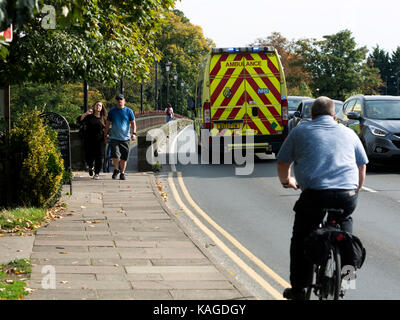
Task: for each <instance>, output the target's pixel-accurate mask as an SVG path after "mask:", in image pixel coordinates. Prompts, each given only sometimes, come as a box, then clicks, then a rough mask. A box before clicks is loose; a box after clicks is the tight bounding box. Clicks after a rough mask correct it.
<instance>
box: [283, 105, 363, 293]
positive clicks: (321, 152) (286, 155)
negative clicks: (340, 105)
mask: <svg viewBox="0 0 400 320" xmlns="http://www.w3.org/2000/svg"><path fill="white" fill-rule="evenodd" d="M335 115H336V114H335V105H334V103H333V101H332V100H331V99H330V98H328V97H319V98H317V99H316V100H315V101H314V103H313V105H312V108H311V117H312V121H310V122H307V123H304V124H302V125H301V126H298V127H295V128H294V129H293V131H291V132H290V134H289V136H288V137H287V139H286V140H285V142H284V144H283V145H282V148H281V149H280V152H279V154H278V156H277V159H278V163H277V170H278V177H279V180H280V182H281V183H282V186H283V187H284V188H293V189H295V190H297V189H298V187H300V189H301V191H302V193H301V195H300V198H299V199H298V200H297V202H296V204H295V206H294V208H293V210H294V211H295V220H294V225H293V233H292V238H291V244H290V282H291V285H292V288H287V289H285V290H284V292H283V296H284V297H285V298H287V299H291V300H304V298H305V291H306V290H305V288H306V287H308V286H309V285H310V284H311V281H312V273H313V269H312V263H311V262H310V261H309V260H308V259H307V258H306V257H305V255H304V239H305V238H306V237H307V236H308V235H309V234H310V232H311V231H312V230H313V229H315V228H316V227H318V225H319V224H320V223H321V222H322V220H323V218H324V212H323V211H322V209H324V208H336V209H343V210H344V213H343V215H341V216H340V217H333V218H334V219H335V220H336V221H337V222H338V223H339V224H340V225H341V227H342V229H343V230H345V231H348V232H352V227H353V225H352V218H351V216H350V215H351V213H352V212H353V211H354V209H355V208H356V205H357V198H358V191H359V190H360V189H361V187H362V185H363V183H364V180H365V174H366V164H367V163H368V158H367V155H366V153H365V151H364V148H363V145H362V144H361V141H360V139H359V138H358V137H357V135H356V134H355V133H354V132H353V131H352V130H351V129H349V128H346V127H345V126H342V125H340V124H338V123H337V122H335V120H334V117H335ZM292 164H293V167H294V174H295V177H292V176H291V165H292Z"/></svg>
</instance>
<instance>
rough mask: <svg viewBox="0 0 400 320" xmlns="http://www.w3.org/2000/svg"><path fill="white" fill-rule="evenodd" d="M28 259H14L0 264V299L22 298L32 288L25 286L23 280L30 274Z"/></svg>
mask: <svg viewBox="0 0 400 320" xmlns="http://www.w3.org/2000/svg"><path fill="white" fill-rule="evenodd" d="M31 272H32V270H31V263H30V261H29V260H28V259H16V260H14V261H11V262H9V263H8V264H4V265H2V264H0V300H22V299H23V297H24V296H26V295H27V294H29V293H30V292H31V291H32V289H29V288H27V287H26V283H25V282H24V281H25V280H28V279H29V278H30V275H31Z"/></svg>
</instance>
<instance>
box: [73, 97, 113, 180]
mask: <svg viewBox="0 0 400 320" xmlns="http://www.w3.org/2000/svg"><path fill="white" fill-rule="evenodd" d="M106 120H107V110H106V108H105V107H104V106H103V103H102V102H101V101H97V102H96V103H95V104H94V105H93V107H92V109H89V110H88V111H87V112H86V113H84V114H83V115H81V116H80V118H79V122H80V123H81V124H82V125H83V126H84V127H85V130H84V133H83V141H84V147H85V158H86V164H87V165H88V167H89V175H90V176H93V171H94V177H93V178H94V179H96V180H97V179H99V173H100V170H101V168H102V166H103V158H104V150H105V142H104V127H105V125H106ZM93 164H94V166H93Z"/></svg>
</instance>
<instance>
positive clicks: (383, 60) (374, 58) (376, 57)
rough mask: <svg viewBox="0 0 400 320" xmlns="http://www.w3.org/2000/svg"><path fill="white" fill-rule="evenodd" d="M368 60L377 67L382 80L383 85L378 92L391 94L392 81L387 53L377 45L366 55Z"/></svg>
mask: <svg viewBox="0 0 400 320" xmlns="http://www.w3.org/2000/svg"><path fill="white" fill-rule="evenodd" d="M368 60H369V62H370V63H371V64H372V65H373V66H374V67H375V68H377V69H379V73H380V76H381V79H382V80H383V84H384V85H383V86H382V87H381V88H380V90H379V92H380V94H391V92H392V91H393V88H392V87H393V84H392V83H393V81H392V72H391V61H390V56H389V53H387V52H386V51H385V50H383V49H381V48H379V46H378V45H377V46H376V47H375V48H373V51H372V53H371V54H370V55H369V56H368Z"/></svg>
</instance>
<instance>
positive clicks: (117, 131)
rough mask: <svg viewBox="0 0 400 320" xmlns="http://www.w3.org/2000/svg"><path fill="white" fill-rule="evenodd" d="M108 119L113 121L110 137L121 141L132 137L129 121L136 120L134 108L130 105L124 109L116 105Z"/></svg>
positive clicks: (109, 113)
mask: <svg viewBox="0 0 400 320" xmlns="http://www.w3.org/2000/svg"><path fill="white" fill-rule="evenodd" d="M107 120H109V121H111V123H112V127H111V130H110V139H112V140H119V141H127V140H129V139H130V132H129V122H130V121H133V120H135V115H134V114H133V111H132V109H130V108H128V107H123V108H122V109H118V107H114V108H112V109H111V110H110V111H109V112H108V117H107Z"/></svg>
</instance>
